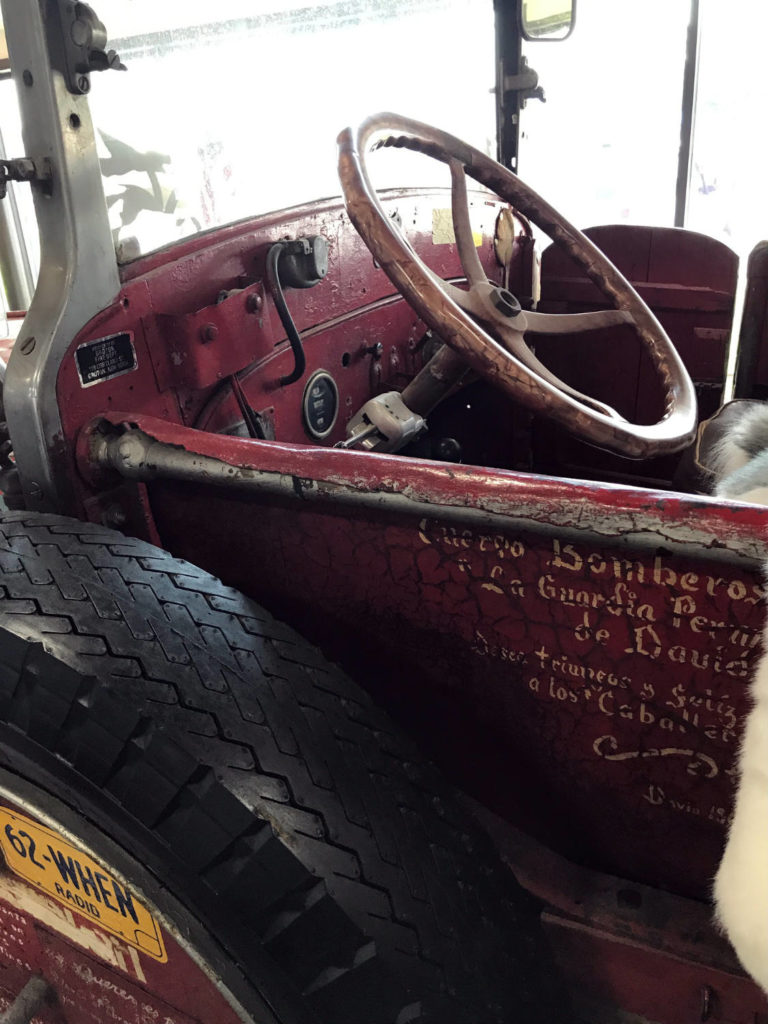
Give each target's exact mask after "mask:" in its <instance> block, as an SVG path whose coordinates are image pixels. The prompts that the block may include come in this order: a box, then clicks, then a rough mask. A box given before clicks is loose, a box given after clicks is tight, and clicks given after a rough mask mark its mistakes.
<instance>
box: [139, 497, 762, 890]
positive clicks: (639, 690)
mask: <svg viewBox="0 0 768 1024" xmlns="http://www.w3.org/2000/svg"><path fill="white" fill-rule="evenodd" d="M188 488H189V485H184V484H175V483H171V482H163V483H157V484H153V485H152V490H151V494H152V497H153V507H154V508H155V509H156V510H157V514H158V527H159V529H160V533H161V536H163V539H164V542H165V543H167V544H169V546H170V547H171V548H172V550H174V551H175V552H176V553H179V554H182V555H183V554H185V552H186V550H187V549H188V550H189V551H194V552H195V553H196V557H197V560H198V561H200V556H201V552H203V551H204V552H205V563H204V564H205V565H206V568H209V569H212V571H214V572H220V573H223V574H224V575H225V576H226V578H227V580H228V582H231V583H233V584H234V585H235V586H238V587H240V588H241V589H244V590H246V591H248V592H250V593H253V594H254V595H255V596H257V597H258V598H259V599H261V600H262V601H264V602H265V603H266V604H268V605H272V606H273V607H274V606H275V605H276V604H277V606H278V607H279V609H280V610H281V611H282V610H284V609H285V610H288V611H290V612H291V613H292V614H293V616H294V618H295V621H297V623H298V624H299V625H300V626H301V627H302V628H306V627H307V624H310V625H311V623H313V622H314V623H315V625H316V629H317V632H319V633H322V635H323V636H324V637H330V640H329V643H330V644H331V646H332V648H333V650H332V653H333V655H334V656H335V657H341V658H342V660H346V658H345V651H346V650H349V651H352V650H353V648H354V649H355V650H356V651H357V652H358V654H359V653H360V652H364V653H363V662H364V663H365V659H367V664H369V665H370V666H377V665H380V666H381V672H380V673H377V671H376V670H375V669H374V670H373V672H372V675H373V676H376V677H378V676H379V675H380V676H381V678H375V679H372V681H371V687H372V688H373V689H374V692H375V693H376V696H377V697H379V698H380V699H382V700H383V701H384V703H385V704H387V705H388V706H389V707H390V708H391V709H392V711H393V713H395V714H396V715H397V716H398V717H399V718H401V719H402V721H403V722H404V724H405V725H406V727H407V728H409V729H410V730H412V731H415V732H417V733H418V739H419V741H420V742H421V743H422V744H423V745H424V746H425V747H426V748H427V749H428V750H429V751H430V752H431V753H432V754H433V755H434V756H435V757H436V758H437V759H438V760H439V761H440V762H441V764H442V765H443V767H444V768H445V769H446V770H447V772H448V773H449V775H451V777H453V778H454V779H455V780H456V781H458V782H460V783H461V784H462V785H463V786H464V787H465V788H467V789H468V790H469V791H470V792H472V794H473V795H474V796H476V797H478V798H479V799H481V800H483V801H484V802H485V803H487V804H488V805H489V806H491V807H492V808H493V809H495V810H496V811H498V812H499V813H502V814H504V815H506V816H507V817H508V818H510V819H511V820H513V821H514V822H515V823H516V824H517V825H519V826H521V827H524V828H526V829H528V830H530V831H531V832H532V833H533V834H534V835H538V836H539V837H540V838H542V839H544V840H545V841H547V842H550V843H552V844H553V845H554V846H556V847H557V848H559V849H560V850H561V851H562V852H564V853H565V854H566V855H568V856H571V857H574V858H576V859H581V860H584V861H586V862H588V863H590V864H593V865H594V866H596V867H601V868H604V869H607V870H611V871H613V872H615V873H618V874H621V875H623V876H624V877H634V878H637V879H638V880H641V881H646V882H649V883H650V884H655V885H661V886H667V887H670V888H673V889H675V890H677V891H679V892H682V893H689V894H691V895H697V896H704V895H706V894H707V893H708V889H709V884H710V878H711V876H712V873H713V871H714V868H715V866H716V863H717V859H718V857H719V852H720V850H721V847H722V843H723V836H724V828H725V824H726V822H727V819H728V815H729V813H730V808H731V804H732V798H733V788H734V781H735V780H734V774H733V766H734V761H735V756H736V750H737V744H738V740H739V736H740V730H741V724H742V721H743V718H744V716H745V713H746V695H747V688H748V683H749V678H750V673H751V670H752V666H753V665H754V662H755V659H756V657H757V655H758V653H759V649H760V643H761V635H762V634H761V631H762V622H763V615H764V611H763V598H764V593H765V592H764V587H763V584H762V582H761V579H760V576H759V574H758V573H757V572H756V571H753V570H752V569H750V568H749V567H744V568H737V567H736V566H734V565H732V564H731V565H729V564H727V563H726V562H723V561H721V562H717V561H714V560H711V559H708V558H706V557H702V549H701V548H699V549H697V548H696V547H695V546H694V545H691V547H690V551H689V554H688V555H687V556H685V555H683V554H680V553H677V552H675V553H672V552H671V550H670V549H669V548H667V547H665V546H664V544H663V542H661V543H659V544H658V546H657V547H656V549H655V550H652V549H648V548H643V549H640V550H631V549H626V548H622V547H621V546H619V543H618V542H619V540H620V538H621V531H622V529H623V528H625V525H630V523H629V521H630V520H631V527H632V528H633V529H637V528H642V527H643V522H642V520H643V516H642V515H639V514H638V515H637V516H632V515H631V514H630V513H626V514H627V515H628V516H629V520H625V518H623V517H622V515H617V517H616V523H617V525H616V533H615V535H614V536H613V537H609V536H607V535H598V534H595V533H592V534H591V535H590V534H589V533H585V538H586V539H585V540H583V541H579V542H576V541H574V540H573V539H572V537H570V536H567V537H566V536H563V537H559V536H557V533H556V532H555V533H553V534H551V535H542V534H540V533H535V532H532V531H530V530H529V531H527V532H526V531H525V530H521V529H520V528H519V526H518V522H517V521H514V522H513V521H510V522H509V524H508V525H507V527H506V528H504V527H503V526H501V527H499V526H496V525H494V527H493V529H485V528H483V527H482V526H481V527H478V526H477V525H476V524H474V523H472V522H471V521H470V520H469V519H468V521H467V524H466V525H465V526H461V525H460V524H457V522H456V521H455V520H453V519H452V520H451V521H450V522H446V521H445V520H444V519H443V518H442V517H441V516H440V513H439V510H438V509H435V512H434V514H433V515H431V516H428V517H421V518H413V517H410V518H409V517H405V516H399V515H396V514H392V512H391V511H390V513H387V512H386V511H383V510H382V512H381V514H380V515H379V516H373V515H371V514H370V513H369V512H367V511H366V512H363V511H362V510H361V511H359V512H358V513H357V514H349V513H348V512H347V513H346V514H343V515H342V513H341V511H340V510H335V509H328V508H327V507H326V508H321V507H320V506H319V505H318V503H317V502H313V503H307V502H303V503H300V504H299V503H290V502H285V503H283V502H281V503H280V505H279V507H276V506H275V504H274V503H270V504H266V503H264V502H254V500H253V499H252V498H250V499H249V498H248V497H246V496H242V495H241V496H238V495H233V494H231V493H229V494H227V493H225V492H224V491H222V490H217V489H215V488H211V489H210V490H208V489H206V493H205V501H204V502H203V501H201V500H200V498H201V493H200V489H199V488H198V489H197V490H196V491H195V493H196V497H197V500H196V501H195V502H193V501H192V500H191V491H190V490H189V489H188ZM307 504H310V505H312V506H314V507H311V508H307V507H306V506H307ZM691 504H694V503H691ZM302 506H303V507H302ZM200 508H204V509H205V512H204V514H203V515H201V514H200V513H199V512H198V511H196V510H197V509H200ZM538 511H539V515H540V516H542V517H543V516H545V515H547V514H550V513H552V512H553V510H552V508H551V507H547V506H546V503H545V502H540V503H539V509H538ZM211 516H213V517H214V518H215V519H216V520H219V519H221V521H226V522H228V524H229V525H230V528H229V530H228V531H227V537H210V536H209V531H208V530H207V526H206V524H207V523H209V522H210V521H211ZM557 516H558V512H557V510H556V509H555V510H554V514H553V518H554V520H555V522H556V521H557ZM705 519H706V517H704V520H702V523H701V526H702V530H704V531H705V532H706V531H707V530H708V529H709V530H711V528H712V524H707V523H706V521H705ZM646 525H647V523H646ZM641 532H642V529H641ZM659 540H660V541H661V537H659ZM359 681H361V682H363V683H365V682H366V680H365V679H360V680H359Z"/></svg>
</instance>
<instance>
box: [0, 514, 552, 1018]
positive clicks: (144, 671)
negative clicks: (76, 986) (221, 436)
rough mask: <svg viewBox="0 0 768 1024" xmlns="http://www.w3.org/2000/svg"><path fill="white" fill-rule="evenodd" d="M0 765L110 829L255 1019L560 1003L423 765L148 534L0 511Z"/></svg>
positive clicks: (259, 615)
mask: <svg viewBox="0 0 768 1024" xmlns="http://www.w3.org/2000/svg"><path fill="white" fill-rule="evenodd" d="M0 769H2V770H4V771H5V772H6V773H7V772H8V771H11V772H13V773H15V777H18V778H19V780H20V781H19V785H20V786H21V785H22V782H23V783H24V784H33V785H35V786H37V787H40V788H41V789H42V790H44V791H45V792H46V793H50V795H51V797H52V798H54V799H55V800H56V801H60V802H62V803H63V804H64V805H67V806H68V807H71V808H75V809H76V810H77V812H78V813H79V814H81V815H82V816H83V818H84V819H87V820H88V822H90V823H91V824H92V825H93V826H94V827H95V828H96V829H97V830H99V831H100V832H101V833H103V834H104V836H105V837H108V840H109V842H110V843H113V844H114V843H117V844H118V845H121V846H122V848H124V849H126V850H130V853H131V854H132V856H134V857H135V858H137V859H138V861H139V862H140V863H141V864H143V865H145V866H146V867H147V869H148V870H149V872H151V874H152V877H153V878H154V879H156V880H157V884H158V887H159V888H162V889H167V890H168V891H169V892H170V893H171V894H172V895H173V897H174V898H175V899H176V900H178V901H180V903H181V904H183V905H184V907H185V908H187V909H188V910H189V911H190V912H191V913H192V914H193V915H194V917H195V919H196V920H197V921H199V922H201V923H202V926H203V928H204V929H205V930H206V934H207V935H209V936H210V937H211V941H212V942H214V943H215V944H217V948H220V949H221V950H222V951H223V954H224V955H225V956H226V957H227V958H228V959H229V961H231V962H232V963H233V964H234V965H235V967H236V968H237V969H238V970H239V971H241V972H242V973H243V974H245V975H246V976H247V978H248V980H249V983H250V984H251V985H252V986H253V988H254V989H255V990H256V991H257V992H258V993H259V998H260V999H262V1000H264V1001H265V1002H266V1004H267V1005H269V1006H270V1007H271V1010H272V1012H273V1014H274V1019H276V1020H280V1021H283V1020H285V1021H294V1020H295V1021H298V1020H302V1021H303V1020H307V1021H309V1020H315V1021H322V1022H326V1024H406V1022H421V1024H427V1022H429V1024H460V1022H463V1024H493V1022H501V1021H504V1022H513V1021H514V1022H524V1021H537V1022H540V1021H544V1020H546V1021H548V1022H554V1021H556V1020H558V1019H561V1018H562V1017H563V1015H564V1014H563V1012H562V1009H561V1007H560V1000H559V997H558V996H557V994H556V993H557V992H558V991H559V989H558V986H557V985H554V984H553V982H552V976H551V967H550V963H549V959H548V957H547V956H546V951H545V949H544V947H543V943H542V939H541V936H540V932H539V923H538V907H537V906H536V905H535V904H534V902H533V901H532V900H531V899H530V898H529V896H528V895H527V894H526V893H525V891H524V890H522V889H521V888H520V887H519V886H518V885H517V884H516V882H515V881H514V879H513V878H512V876H511V875H510V874H509V872H508V871H507V870H506V869H505V868H504V867H503V866H502V865H501V864H500V863H499V861H498V859H497V857H496V855H495V852H494V850H493V849H492V848H491V846H490V843H489V841H488V839H487V837H486V836H485V835H484V834H483V833H482V832H481V831H480V830H479V829H478V828H477V826H476V825H475V824H474V823H473V822H472V821H471V820H469V819H468V817H467V815H466V814H465V813H464V812H463V811H462V810H461V809H460V807H459V806H458V805H457V803H456V801H455V800H454V798H453V797H452V795H451V792H450V790H449V788H448V787H447V786H446V784H445V783H444V782H443V781H442V779H441V777H440V776H439V774H438V773H437V771H436V770H435V769H434V768H433V767H432V766H431V765H430V764H429V763H428V762H426V761H425V760H424V758H423V757H422V756H421V755H420V754H419V752H418V751H417V750H416V749H415V747H414V746H413V745H412V743H411V742H410V741H408V740H407V739H405V738H404V737H403V736H402V735H400V734H399V733H398V731H397V729H396V728H395V727H393V725H392V723H391V721H390V720H389V719H388V718H387V717H386V715H384V714H383V713H382V712H381V711H380V710H378V709H377V708H376V707H375V706H374V705H373V704H372V702H371V700H370V699H369V697H368V696H367V695H366V694H365V692H364V691H362V690H361V689H360V688H359V687H358V686H356V685H355V684H354V683H353V682H351V681H350V679H349V678H347V677H346V676H345V675H344V673H343V672H342V671H341V670H340V669H339V668H338V667H336V666H334V665H333V664H330V663H329V662H328V661H327V660H325V658H324V657H323V656H322V655H321V654H320V653H319V651H318V650H317V649H316V648H314V647H312V646H310V645H309V644H307V643H306V642H305V641H304V640H303V639H302V638H301V637H300V636H298V635H297V634H296V633H295V632H294V631H293V630H292V629H290V628H288V627H287V626H285V625H282V624H280V623H279V622H276V621H275V620H274V619H273V618H272V617H271V616H270V614H269V613H268V612H266V611H265V610H264V609H263V608H261V607H259V606H258V605H256V604H254V603H253V602H252V601H251V600H249V599H248V598H246V597H245V596H243V595H242V594H240V593H237V592H236V591H234V590H232V589H230V588H228V587H226V586H224V585H223V584H222V583H221V582H219V581H218V580H216V579H214V578H213V577H211V576H210V575H208V574H207V573H205V572H203V571H201V570H199V569H197V568H195V567H194V566H192V565H190V564H189V563H187V562H183V561H180V560H177V559H175V558H173V557H171V556H170V555H169V554H167V553H166V552H164V551H161V550H159V549H158V548H156V547H153V546H152V545H150V544H148V543H145V542H143V541H138V540H135V539H131V538H128V537H124V536H122V535H121V534H118V533H116V532H114V531H112V530H109V529H105V528H102V527H99V526H95V525H92V524H87V523H81V522H78V521H75V520H71V519H65V518H62V517H59V516H55V515H42V514H32V513H27V512H15V513H9V514H5V515H2V516H0ZM510 784H514V782H513V780H510ZM158 891H159V889H158ZM203 955H204V954H203V953H202V952H201V953H200V956H201V957H202V956H203ZM212 1024H213V1022H212Z"/></svg>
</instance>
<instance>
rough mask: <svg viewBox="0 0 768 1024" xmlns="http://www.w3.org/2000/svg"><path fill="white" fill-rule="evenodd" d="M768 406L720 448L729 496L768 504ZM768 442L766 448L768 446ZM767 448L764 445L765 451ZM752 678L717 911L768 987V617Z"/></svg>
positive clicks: (723, 489) (720, 490)
mask: <svg viewBox="0 0 768 1024" xmlns="http://www.w3.org/2000/svg"><path fill="white" fill-rule="evenodd" d="M766 439H768V405H765V406H761V407H758V408H756V409H755V408H753V409H751V410H750V411H749V413H747V414H746V415H745V417H744V418H743V420H742V421H741V423H739V424H738V425H737V426H736V427H735V428H734V430H733V433H732V434H731V435H730V436H729V437H728V438H726V439H725V440H724V441H723V443H722V445H721V448H720V460H719V467H718V468H719V470H720V472H721V473H724V474H725V476H724V478H722V479H720V480H719V481H718V482H717V484H716V491H717V494H719V495H720V496H721V497H726V498H728V497H730V498H735V499H737V500H738V501H751V502H756V503H759V504H765V505H768V441H767V440H766ZM763 445H766V446H765V447H762V446H763ZM761 447H762V450H758V449H760V448H761ZM763 649H764V652H765V653H764V654H763V655H762V657H761V658H760V661H759V662H758V665H757V669H756V672H755V675H754V678H753V680H752V684H751V698H752V708H751V710H750V713H749V715H748V717H747V720H746V724H745V728H744V736H743V739H742V744H741V750H740V753H739V765H738V767H739V784H738V789H737V792H736V802H735V806H734V811H733V817H732V819H731V827H730V831H729V834H728V842H727V844H726V847H725V853H724V854H723V859H722V861H721V863H720V867H719V868H718V872H717V877H716V878H715V903H716V905H717V918H718V920H719V922H720V923H721V925H722V926H723V928H724V929H725V931H726V933H727V935H728V938H729V939H730V941H731V944H732V945H733V948H734V949H735V950H736V953H737V954H738V956H739V959H740V960H741V962H742V964H743V965H744V967H745V968H746V970H747V971H749V973H750V974H751V975H752V977H753V978H754V979H755V981H757V983H758V984H759V985H761V986H762V987H763V988H764V989H765V990H766V992H768V624H766V629H765V631H764V634H763Z"/></svg>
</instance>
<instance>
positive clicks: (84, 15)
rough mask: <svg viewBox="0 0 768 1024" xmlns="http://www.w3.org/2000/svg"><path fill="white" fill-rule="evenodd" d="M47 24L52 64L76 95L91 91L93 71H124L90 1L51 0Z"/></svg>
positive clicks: (123, 66) (49, 0) (49, 1)
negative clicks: (87, 2)
mask: <svg viewBox="0 0 768 1024" xmlns="http://www.w3.org/2000/svg"><path fill="white" fill-rule="evenodd" d="M46 23H47V26H48V48H49V51H50V54H51V63H52V64H53V66H54V67H55V68H56V69H57V70H58V71H60V72H61V73H62V75H63V76H64V80H65V82H66V83H67V88H68V89H69V91H70V92H71V93H74V94H75V96H81V95H84V94H85V93H87V92H90V91H91V72H92V71H112V70H114V71H125V65H124V64H123V63H122V61H121V60H120V58H119V57H118V55H117V54H116V53H115V51H114V50H108V49H107V30H106V28H105V26H104V23H103V22H102V21H100V20H99V19H98V18H97V17H96V13H95V11H94V10H93V8H92V7H89V6H88V4H80V3H73V2H72V0H48V13H47V18H46Z"/></svg>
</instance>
